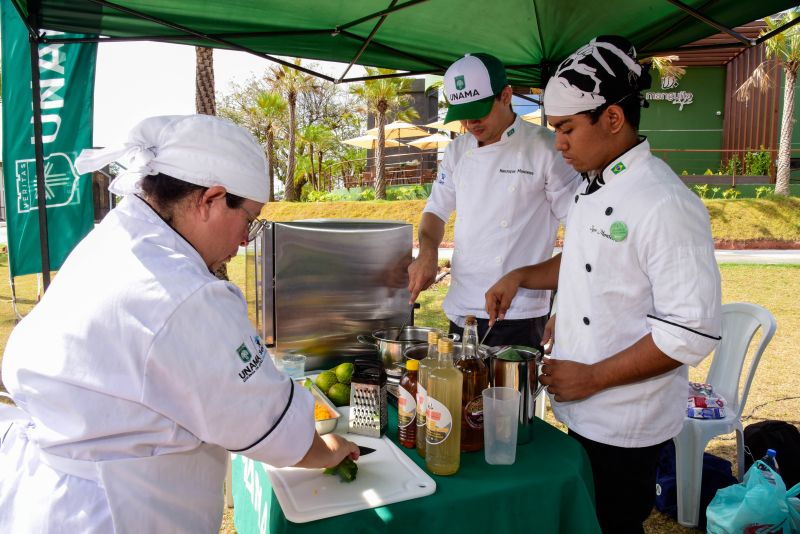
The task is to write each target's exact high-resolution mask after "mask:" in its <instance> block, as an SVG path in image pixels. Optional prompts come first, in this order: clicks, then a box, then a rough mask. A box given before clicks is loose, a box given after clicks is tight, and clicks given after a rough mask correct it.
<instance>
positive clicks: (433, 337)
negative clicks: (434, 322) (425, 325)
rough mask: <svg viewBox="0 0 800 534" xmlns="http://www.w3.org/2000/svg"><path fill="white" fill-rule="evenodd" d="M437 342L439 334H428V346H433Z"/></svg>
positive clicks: (435, 332) (433, 332)
mask: <svg viewBox="0 0 800 534" xmlns="http://www.w3.org/2000/svg"><path fill="white" fill-rule="evenodd" d="M437 341H439V332H438V331H436V330H431V331H430V332H428V345H433V344H434V343H436V342H437Z"/></svg>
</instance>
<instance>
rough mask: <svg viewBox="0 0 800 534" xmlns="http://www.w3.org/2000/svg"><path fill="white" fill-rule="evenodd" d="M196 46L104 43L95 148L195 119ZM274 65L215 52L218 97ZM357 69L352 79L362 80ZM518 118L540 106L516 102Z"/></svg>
mask: <svg viewBox="0 0 800 534" xmlns="http://www.w3.org/2000/svg"><path fill="white" fill-rule="evenodd" d="M194 65H195V52H194V47H193V46H186V45H170V44H163V43H154V42H138V43H102V44H100V45H99V46H98V47H97V69H96V75H95V111H94V113H95V117H94V145H95V146H96V147H103V146H118V145H121V144H122V143H124V142H125V139H126V137H127V132H128V131H129V130H130V129H131V128H132V127H133V126H134V125H135V124H136V123H137V122H139V121H140V120H142V119H144V118H146V117H150V116H153V115H182V114H189V113H194ZM273 65H275V63H273V62H271V61H268V60H266V59H262V58H259V57H256V56H253V55H251V54H247V53H245V52H237V51H230V50H214V77H215V78H214V83H215V86H216V91H217V94H220V93H223V94H225V93H229V92H230V91H231V85H232V84H233V83H237V84H243V83H244V82H246V81H247V80H248V79H249V78H251V77H252V76H254V75H261V74H262V73H263V72H264V71H265V70H266V69H268V68H269V67H271V66H273ZM344 67H345V65H343V64H339V63H320V70H322V71H323V72H324V73H326V74H337V75H338V74H340V73H341V72H342V71H343V69H344ZM359 69H360V67H358V66H356V67H354V68H353V69H351V71H350V72H349V73H348V76H358V75H359ZM514 108H515V110H516V111H517V112H518V113H528V112H530V111H533V110H534V109H535V108H536V106H533V105H531V103H530V102H527V101H524V100H522V99H519V98H516V97H515V99H514Z"/></svg>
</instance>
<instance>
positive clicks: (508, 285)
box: [485, 271, 520, 326]
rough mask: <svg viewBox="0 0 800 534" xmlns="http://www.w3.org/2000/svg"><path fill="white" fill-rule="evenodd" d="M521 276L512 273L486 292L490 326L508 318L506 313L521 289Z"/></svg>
mask: <svg viewBox="0 0 800 534" xmlns="http://www.w3.org/2000/svg"><path fill="white" fill-rule="evenodd" d="M519 283H520V281H519V276H518V274H517V273H516V272H515V271H511V272H510V273H508V274H507V275H505V276H504V277H502V278H501V279H500V280H498V281H497V283H495V284H494V285H493V286H492V287H490V288H489V291H487V292H486V295H485V297H486V311H487V312H488V313H489V326H491V325H493V324H494V322H495V321H497V320H500V321H502V320H503V319H505V317H506V312H507V311H508V308H509V307H510V306H511V301H512V300H514V296H515V295H516V294H517V289H519Z"/></svg>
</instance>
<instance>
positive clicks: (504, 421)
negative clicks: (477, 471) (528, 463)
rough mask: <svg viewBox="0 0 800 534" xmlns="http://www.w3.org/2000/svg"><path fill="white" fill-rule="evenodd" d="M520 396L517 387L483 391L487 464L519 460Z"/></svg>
mask: <svg viewBox="0 0 800 534" xmlns="http://www.w3.org/2000/svg"><path fill="white" fill-rule="evenodd" d="M519 399H520V393H519V391H517V390H516V389H514V388H503V387H490V388H486V389H484V390H483V448H484V454H485V458H486V463H487V464H492V465H511V464H513V463H514V461H515V460H516V459H517V426H518V423H519Z"/></svg>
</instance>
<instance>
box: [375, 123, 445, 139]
mask: <svg viewBox="0 0 800 534" xmlns="http://www.w3.org/2000/svg"><path fill="white" fill-rule="evenodd" d="M383 131H384V135H385V136H386V139H404V138H406V137H422V136H424V135H428V134H430V132H429V131H427V130H423V129H422V128H420V127H419V126H417V125H415V124H411V123H409V122H401V121H394V122H390V123H389V124H387V125H386V126H384V127H383ZM367 135H372V136H375V137H378V128H372V129H371V130H367Z"/></svg>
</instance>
